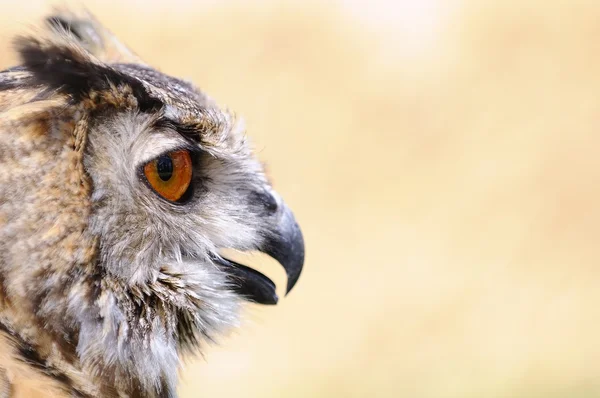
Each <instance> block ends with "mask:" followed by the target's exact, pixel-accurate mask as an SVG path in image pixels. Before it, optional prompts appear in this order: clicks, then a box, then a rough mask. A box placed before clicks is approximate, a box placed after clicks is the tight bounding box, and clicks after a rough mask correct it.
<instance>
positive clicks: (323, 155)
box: [0, 0, 600, 398]
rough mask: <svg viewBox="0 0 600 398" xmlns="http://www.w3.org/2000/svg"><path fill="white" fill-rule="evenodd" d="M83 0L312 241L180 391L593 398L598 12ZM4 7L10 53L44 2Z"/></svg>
mask: <svg viewBox="0 0 600 398" xmlns="http://www.w3.org/2000/svg"><path fill="white" fill-rule="evenodd" d="M85 3H86V4H87V6H88V7H89V8H90V9H91V10H92V11H94V12H95V13H96V14H97V15H98V17H99V18H100V19H101V20H102V21H104V22H105V23H106V24H107V25H108V26H109V27H110V29H112V30H113V31H114V32H115V33H117V34H118V35H120V36H121V37H122V38H123V40H124V41H125V42H127V43H128V44H129V45H130V46H131V47H133V48H134V49H135V50H136V51H137V52H138V53H139V54H140V55H141V56H142V57H143V58H145V59H146V60H148V61H149V62H150V63H151V64H154V65H156V66H157V67H159V68H160V69H161V70H163V71H165V72H168V73H170V74H173V75H177V76H181V77H186V78H191V79H193V80H194V81H195V82H197V84H198V85H199V86H201V87H202V88H204V89H205V90H206V91H207V92H209V93H210V94H211V95H213V96H214V97H215V98H217V100H218V101H219V102H220V103H222V104H225V105H228V106H229V107H231V108H233V109H235V110H236V111H237V112H239V113H240V114H241V115H243V116H244V117H245V119H246V121H247V126H248V132H249V135H250V137H252V139H253V140H254V142H255V145H256V148H257V151H258V153H259V156H260V157H261V159H263V160H265V161H266V162H268V165H269V170H270V174H271V176H272V177H273V180H274V182H275V185H276V187H277V189H278V190H279V191H280V192H281V193H282V195H283V196H284V197H285V198H286V199H287V201H288V202H289V204H290V205H291V206H292V207H293V209H294V210H295V212H296V215H297V217H298V219H299V221H300V223H301V225H302V227H303V229H304V232H305V237H306V244H307V261H306V267H305V272H304V274H303V276H302V278H301V279H300V283H299V284H298V286H297V287H296V289H295V290H294V292H293V293H292V294H291V295H290V297H289V298H287V299H285V300H282V302H281V304H280V305H279V306H277V307H273V308H263V307H261V308H259V307H249V308H248V311H247V312H246V314H247V316H246V325H245V326H244V328H242V329H240V330H239V331H237V332H236V333H234V335H232V336H230V337H228V338H226V339H224V340H223V342H222V345H221V346H220V347H218V348H217V347H214V348H210V349H208V350H207V352H206V355H205V360H202V359H200V360H197V361H195V362H190V363H189V364H188V365H187V367H186V370H185V372H184V373H183V383H182V385H181V396H182V397H188V398H189V397H197V396H203V397H221V398H222V397H246V398H250V397H372V396H376V397H416V398H421V397H423V398H425V397H432V398H438V397H441V398H446V397H448V398H449V397H457V398H458V397H460V398H463V397H467V398H468V397H544V398H547V397H549V398H552V397H599V396H600V290H599V289H598V285H599V283H600V264H599V260H600V248H599V246H598V242H599V241H600V187H599V181H600V136H599V126H600V3H598V2H597V1H567V0H565V1H558V0H555V1H550V2H548V1H541V0H540V1H535V0H531V1H522V0H513V1H500V0H498V1H495V2H491V1H490V2H485V1H480V2H467V1H465V2H460V1H451V0H446V1H444V0H420V1H417V0H413V1H410V0H396V1H389V2H382V1H373V0H370V1H368V2H367V1H359V0H353V1H351V2H337V3H334V2H327V5H325V2H316V1H315V2H313V3H306V2H300V1H297V2H272V1H262V2H259V3H257V2H252V3H250V2H247V3H245V2H240V1H218V2H217V1H214V0H213V1H200V2H196V1H191V0H187V1H185V0H180V1H175V0H170V1H166V2H148V1H141V0H139V1H134V2H129V3H127V2H125V1H113V0H111V1H106V2H101V1H96V2H91V1H90V2H85ZM197 3H200V5H198V4H197ZM3 4H4V5H5V6H4V7H3V12H2V13H1V15H0V34H1V36H0V37H2V48H7V45H8V44H7V42H8V37H9V35H10V34H13V33H15V32H17V31H18V30H20V29H24V28H26V27H27V25H28V24H32V23H33V22H34V21H35V16H36V15H39V13H40V12H41V8H40V5H41V4H45V3H44V2H42V1H39V0H36V1H28V2H25V1H20V2H15V1H10V2H4V3H3ZM2 54H3V55H2V56H0V61H1V62H0V63H1V66H8V65H9V64H10V63H11V62H13V61H14V58H11V57H12V56H11V55H8V53H6V52H2ZM5 54H6V55H5ZM264 269H266V270H267V272H268V273H269V274H270V275H272V276H273V278H274V279H275V280H277V281H278V282H279V284H280V285H282V284H283V282H284V281H285V279H284V275H283V272H282V271H281V270H279V269H278V268H277V267H275V266H273V264H267V265H265V266H264Z"/></svg>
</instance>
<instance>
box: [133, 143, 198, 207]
mask: <svg viewBox="0 0 600 398" xmlns="http://www.w3.org/2000/svg"><path fill="white" fill-rule="evenodd" d="M144 174H145V175H146V179H148V182H149V183H150V185H151V186H152V188H153V189H154V190H155V191H156V192H157V193H158V194H159V195H160V196H162V197H163V198H165V199H167V200H170V201H171V202H176V201H178V200H179V199H181V197H182V196H183V194H184V193H185V192H186V191H187V189H188V187H189V186H190V182H191V181H192V159H191V157H190V153H189V152H188V151H185V150H183V151H175V152H169V153H167V154H165V155H162V156H160V157H158V158H156V159H154V160H153V161H151V162H149V163H148V164H146V165H145V166H144Z"/></svg>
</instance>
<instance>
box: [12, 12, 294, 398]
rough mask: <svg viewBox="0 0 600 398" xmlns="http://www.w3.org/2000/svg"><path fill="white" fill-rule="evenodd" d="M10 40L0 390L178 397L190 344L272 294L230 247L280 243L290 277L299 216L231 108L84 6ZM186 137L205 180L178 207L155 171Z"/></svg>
mask: <svg viewBox="0 0 600 398" xmlns="http://www.w3.org/2000/svg"><path fill="white" fill-rule="evenodd" d="M14 43H15V47H16V50H17V52H18V54H19V55H20V58H21V64H20V65H19V66H17V67H14V68H12V69H9V70H6V71H3V72H0V170H2V172H0V368H1V371H0V387H2V388H0V397H4V396H13V395H14V396H29V395H28V394H33V392H34V391H38V393H40V392H41V393H42V394H43V395H48V396H72V397H174V396H176V383H177V372H178V366H179V364H180V361H181V357H182V355H184V354H185V353H187V352H195V351H197V350H198V348H199V345H200V343H201V342H202V341H203V340H205V339H213V338H214V337H216V336H217V335H218V334H219V333H220V332H222V331H225V330H227V329H228V328H230V327H232V326H235V325H236V324H237V319H238V311H239V306H240V299H242V298H245V299H249V300H252V301H257V302H261V303H269V304H270V303H274V302H276V300H277V296H276V295H275V292H274V285H273V284H272V282H271V281H270V280H268V279H267V278H266V277H265V276H263V275H262V274H260V273H258V272H256V271H254V270H252V269H250V268H247V267H244V266H242V265H240V264H237V263H235V262H232V261H228V260H226V259H224V258H222V257H221V256H220V255H219V250H220V249H222V248H233V249H237V250H261V251H264V252H266V253H267V254H270V255H271V256H273V257H274V258H275V259H277V260H278V261H279V262H280V263H281V264H282V265H283V266H284V267H285V268H286V271H287V273H288V277H289V280H288V289H287V290H288V291H289V290H290V289H291V288H292V287H293V285H294V284H295V282H296V280H297V279H298V276H299V274H300V270H301V268H302V263H303V259H304V248H303V242H302V235H301V233H300V230H299V229H298V226H297V224H296V222H295V221H294V218H293V216H292V213H291V212H290V211H289V209H288V208H287V207H286V206H285V204H284V203H283V202H282V200H281V198H279V196H278V195H277V194H275V192H274V191H273V190H272V189H271V187H270V184H269V182H268V181H267V179H266V177H265V175H264V173H263V171H262V166H261V164H260V163H259V162H258V161H257V160H256V159H255V158H254V156H253V155H252V153H251V150H250V148H249V146H248V144H247V142H246V140H245V137H244V134H243V129H242V127H241V126H240V125H239V123H237V122H236V120H235V118H234V117H233V116H232V115H231V114H230V113H228V112H226V111H223V110H222V109H220V108H219V107H218V106H217V105H216V104H215V103H214V102H213V101H212V100H211V99H210V98H209V97H207V96H206V95H205V94H204V93H202V92H201V91H199V90H198V89H196V88H195V87H194V86H193V85H191V84H190V83H188V82H185V81H182V80H179V79H175V78H172V77H169V76H167V75H165V74H162V73H160V72H158V71H157V70H155V69H152V68H151V67H149V66H147V65H145V64H144V63H143V62H142V61H140V60H139V58H138V57H137V56H135V55H134V54H133V53H132V52H131V51H129V50H128V49H127V48H125V47H124V46H123V45H122V44H121V43H119V42H118V41H117V40H116V39H115V38H114V37H113V36H112V35H111V34H110V33H109V32H107V31H106V30H104V29H103V28H102V27H101V26H100V25H99V24H98V23H97V22H96V21H95V20H94V19H93V18H91V17H90V16H89V15H86V14H81V15H77V14H71V13H66V12H63V13H60V14H57V16H53V17H50V18H48V20H47V26H46V28H45V29H43V30H40V31H37V32H36V33H35V34H31V35H27V36H22V37H19V38H17V39H16V40H15V42H14ZM180 149H185V150H186V151H189V153H191V154H192V156H193V173H194V174H193V177H192V185H191V186H193V189H191V190H189V193H188V194H186V195H188V197H186V201H185V203H173V202H170V201H168V200H165V199H164V198H162V197H160V196H159V194H157V192H154V191H153V188H152V187H151V186H150V185H149V184H148V182H147V181H146V179H145V177H144V175H143V171H142V170H143V169H142V167H143V165H144V164H147V163H148V162H150V161H152V160H153V159H155V158H157V157H158V156H160V155H162V154H164V153H166V152H169V151H174V150H180ZM11 394H12V395H11ZM53 394H54V395H53Z"/></svg>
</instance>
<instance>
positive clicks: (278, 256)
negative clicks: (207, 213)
mask: <svg viewBox="0 0 600 398" xmlns="http://www.w3.org/2000/svg"><path fill="white" fill-rule="evenodd" d="M275 200H276V201H277V210H276V217H277V221H276V226H275V228H274V229H273V230H272V231H269V234H268V238H267V239H265V241H264V243H263V245H262V247H260V248H259V250H260V251H261V252H263V253H265V254H268V255H269V256H271V257H273V258H274V259H275V260H277V261H278V262H279V263H280V264H281V265H282V266H283V268H284V269H285V272H286V274H287V277H288V281H287V288H286V295H287V294H288V293H289V292H290V291H291V290H292V288H293V287H294V286H295V285H296V282H298V278H300V273H301V272H302V267H303V265H304V238H303V237H302V231H301V230H300V227H299V226H298V223H297V222H296V219H295V217H294V214H293V213H292V211H291V210H290V209H289V208H288V207H287V205H286V204H285V203H284V202H283V201H282V200H281V199H280V198H279V197H278V196H275ZM217 262H218V263H219V264H220V265H222V266H223V270H224V271H225V272H226V273H227V274H228V275H229V276H230V279H231V281H232V284H233V287H234V290H235V291H236V293H238V294H239V295H241V296H242V297H244V298H246V299H248V300H249V301H253V302H256V303H259V304H277V301H278V299H279V298H278V297H277V293H276V292H275V284H274V283H273V281H271V280H270V279H269V278H268V277H267V276H265V275H263V274H262V273H260V272H258V271H256V270H254V269H252V268H249V267H246V266H245V265H242V264H239V263H237V262H235V261H231V260H228V259H225V258H222V257H221V258H219V259H218V260H217Z"/></svg>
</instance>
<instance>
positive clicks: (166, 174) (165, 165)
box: [156, 155, 173, 181]
mask: <svg viewBox="0 0 600 398" xmlns="http://www.w3.org/2000/svg"><path fill="white" fill-rule="evenodd" d="M156 171H157V172H158V176H159V177H160V179H161V180H163V181H169V180H170V179H171V177H172V176H173V161H172V160H171V157H170V156H169V155H163V156H161V157H159V158H158V160H157V161H156Z"/></svg>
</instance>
